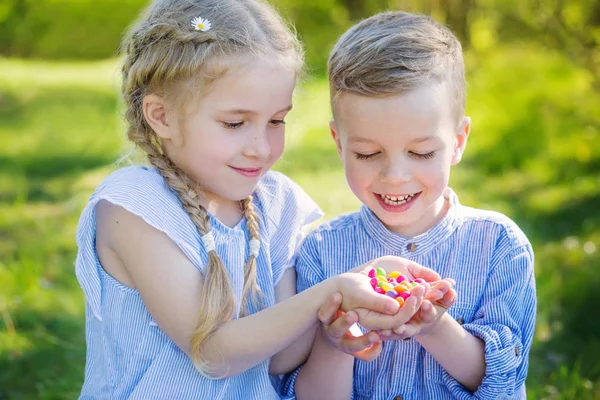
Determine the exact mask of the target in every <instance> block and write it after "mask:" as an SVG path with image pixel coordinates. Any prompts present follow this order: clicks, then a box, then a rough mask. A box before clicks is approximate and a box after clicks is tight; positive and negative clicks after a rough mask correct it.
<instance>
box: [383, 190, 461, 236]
mask: <svg viewBox="0 0 600 400" xmlns="http://www.w3.org/2000/svg"><path fill="white" fill-rule="evenodd" d="M449 209H450V201H449V200H448V199H447V197H446V193H444V194H443V195H441V196H440V198H439V199H438V200H437V201H436V202H435V203H434V204H433V205H432V206H431V209H430V210H429V212H428V213H427V214H426V215H425V216H424V218H422V219H420V220H419V221H417V222H416V223H415V224H411V225H408V226H388V225H386V228H387V229H388V230H390V231H391V232H394V233H397V234H399V235H402V236H404V237H406V238H413V237H415V236H419V235H422V234H423V233H425V232H427V231H429V230H430V229H431V228H433V227H434V226H435V225H436V224H437V223H438V222H440V221H441V220H442V219H443V218H444V217H445V216H446V214H447V213H448V210H449Z"/></svg>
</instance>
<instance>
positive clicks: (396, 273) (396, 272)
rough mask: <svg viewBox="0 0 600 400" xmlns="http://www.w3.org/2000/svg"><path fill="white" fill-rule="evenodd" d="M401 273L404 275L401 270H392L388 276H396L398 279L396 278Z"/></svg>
mask: <svg viewBox="0 0 600 400" xmlns="http://www.w3.org/2000/svg"><path fill="white" fill-rule="evenodd" d="M400 275H402V274H401V273H400V272H398V271H393V272H390V274H389V275H388V278H394V279H396V278H397V277H399V276H400Z"/></svg>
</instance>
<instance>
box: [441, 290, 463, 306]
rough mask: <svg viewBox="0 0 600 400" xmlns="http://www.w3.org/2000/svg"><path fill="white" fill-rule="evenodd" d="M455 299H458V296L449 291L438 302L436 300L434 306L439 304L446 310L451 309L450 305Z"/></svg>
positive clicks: (454, 291) (453, 291) (454, 292)
mask: <svg viewBox="0 0 600 400" xmlns="http://www.w3.org/2000/svg"><path fill="white" fill-rule="evenodd" d="M457 297H458V294H457V293H456V290H454V289H450V290H449V291H448V293H446V294H445V295H444V297H442V298H441V299H440V300H438V301H437V302H436V304H439V305H440V306H441V307H444V308H445V309H448V308H450V307H452V304H454V302H455V301H456V299H457Z"/></svg>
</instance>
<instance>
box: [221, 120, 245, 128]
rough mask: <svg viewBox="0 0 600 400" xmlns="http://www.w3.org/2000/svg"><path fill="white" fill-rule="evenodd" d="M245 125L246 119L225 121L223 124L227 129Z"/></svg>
mask: <svg viewBox="0 0 600 400" xmlns="http://www.w3.org/2000/svg"><path fill="white" fill-rule="evenodd" d="M242 125H244V121H240V122H223V126H224V127H225V128H227V129H237V128H239V127H240V126H242Z"/></svg>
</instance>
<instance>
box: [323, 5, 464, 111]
mask: <svg viewBox="0 0 600 400" xmlns="http://www.w3.org/2000/svg"><path fill="white" fill-rule="evenodd" d="M327 64H328V75H329V85H330V93H331V102H332V107H333V109H334V111H335V103H336V100H337V98H338V96H339V95H340V94H342V93H345V92H348V93H354V94H358V95H362V96H367V97H387V96H394V95H398V94H401V93H403V92H406V91H410V90H413V89H416V88H417V87H419V86H421V85H424V84H426V83H429V82H431V81H438V82H443V81H446V82H448V83H449V87H450V88H451V93H452V94H451V96H452V98H451V102H452V111H453V115H454V116H455V117H456V118H457V120H458V121H460V120H461V119H462V117H463V116H464V112H465V97H466V94H465V73H464V61H463V56H462V47H461V45H460V42H459V41H458V39H457V38H456V37H455V36H454V34H453V33H452V32H451V31H450V29H448V28H446V27H445V26H443V25H441V24H439V23H438V22H436V21H435V20H433V19H432V18H430V17H428V16H426V15H421V14H411V13H406V12H401V11H389V12H384V13H380V14H376V15H374V16H372V17H370V18H367V19H365V20H363V21H361V22H359V23H358V24H356V25H354V26H353V27H352V28H350V29H349V30H348V31H346V33H344V34H343V35H342V36H341V37H340V39H339V40H338V42H337V43H336V44H335V46H334V47H333V50H332V51H331V54H330V55H329V60H328V63H327Z"/></svg>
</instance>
